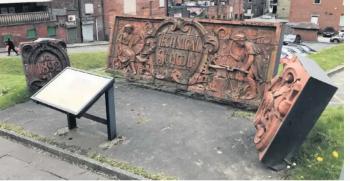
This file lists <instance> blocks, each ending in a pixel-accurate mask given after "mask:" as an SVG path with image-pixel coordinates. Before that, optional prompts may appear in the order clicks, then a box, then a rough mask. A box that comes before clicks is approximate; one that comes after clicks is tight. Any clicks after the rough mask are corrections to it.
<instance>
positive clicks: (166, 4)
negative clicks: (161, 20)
mask: <svg viewBox="0 0 350 181" xmlns="http://www.w3.org/2000/svg"><path fill="white" fill-rule="evenodd" d="M168 4H169V2H168V0H165V16H169V13H168V8H169V7H168Z"/></svg>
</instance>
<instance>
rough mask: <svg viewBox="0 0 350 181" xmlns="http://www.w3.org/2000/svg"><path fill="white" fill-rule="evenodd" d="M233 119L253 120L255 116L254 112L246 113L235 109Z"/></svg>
mask: <svg viewBox="0 0 350 181" xmlns="http://www.w3.org/2000/svg"><path fill="white" fill-rule="evenodd" d="M231 116H232V117H239V118H244V119H249V120H251V119H253V118H254V116H255V113H254V112H251V111H245V110H241V109H234V111H233V112H232V114H231Z"/></svg>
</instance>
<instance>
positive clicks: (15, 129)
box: [0, 122, 176, 180]
mask: <svg viewBox="0 0 350 181" xmlns="http://www.w3.org/2000/svg"><path fill="white" fill-rule="evenodd" d="M0 129H3V130H7V131H11V132H14V133H16V134H18V135H21V136H24V137H27V138H30V139H33V140H36V141H40V142H43V143H47V144H51V145H55V146H57V147H59V148H62V149H65V150H67V151H70V152H73V153H78V154H82V155H84V156H87V157H89V158H91V159H93V160H96V161H98V162H99V163H102V164H108V165H110V166H112V167H115V168H119V169H122V170H126V171H128V172H131V173H134V174H136V175H141V176H143V177H145V178H148V179H152V180H175V179H176V177H171V176H166V175H164V174H161V173H159V174H155V173H150V172H147V171H146V170H145V169H143V168H141V167H135V166H132V165H130V164H128V163H126V162H120V161H116V160H113V159H111V158H108V157H106V156H104V155H101V154H97V153H92V152H87V151H85V150H81V149H80V148H78V147H77V146H68V145H66V144H64V143H63V144H62V143H58V142H56V141H55V140H53V139H50V138H47V137H44V136H40V135H37V134H34V133H31V132H29V131H26V130H25V129H24V128H22V127H21V126H18V125H15V124H11V123H6V122H0Z"/></svg>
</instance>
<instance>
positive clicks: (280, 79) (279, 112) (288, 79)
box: [254, 60, 302, 151]
mask: <svg viewBox="0 0 350 181" xmlns="http://www.w3.org/2000/svg"><path fill="white" fill-rule="evenodd" d="M282 63H284V64H285V63H286V60H282ZM296 72H297V71H296V70H294V69H293V68H288V69H286V70H284V73H283V75H282V76H276V77H275V78H273V79H272V80H271V83H270V85H268V86H267V87H268V88H267V89H266V90H265V94H264V97H263V102H262V105H261V106H260V108H259V110H258V112H257V114H256V119H255V123H254V125H255V128H256V130H257V131H256V135H255V138H254V143H255V144H256V148H257V149H258V150H259V151H262V150H264V149H265V148H266V147H267V146H268V144H269V142H270V141H271V140H272V138H273V136H274V134H275V133H276V131H277V129H278V127H279V126H280V124H281V121H282V120H283V118H284V117H285V115H286V114H287V113H288V112H289V109H290V107H291V105H292V104H293V101H294V100H295V98H296V96H297V95H298V93H299V92H300V91H301V89H302V84H301V83H300V78H299V77H298V75H297V73H296Z"/></svg>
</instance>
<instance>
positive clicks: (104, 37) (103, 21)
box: [101, 0, 106, 40]
mask: <svg viewBox="0 0 350 181" xmlns="http://www.w3.org/2000/svg"><path fill="white" fill-rule="evenodd" d="M101 8H102V28H103V40H106V29H105V28H106V25H105V23H106V21H105V4H104V0H101Z"/></svg>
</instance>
